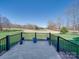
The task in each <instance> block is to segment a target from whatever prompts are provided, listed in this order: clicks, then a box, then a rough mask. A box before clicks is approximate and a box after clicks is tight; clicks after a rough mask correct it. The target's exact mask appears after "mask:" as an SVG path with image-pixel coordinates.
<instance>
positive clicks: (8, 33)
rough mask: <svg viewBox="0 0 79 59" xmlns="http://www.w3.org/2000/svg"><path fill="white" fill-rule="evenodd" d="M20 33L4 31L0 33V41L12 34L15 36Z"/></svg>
mask: <svg viewBox="0 0 79 59" xmlns="http://www.w3.org/2000/svg"><path fill="white" fill-rule="evenodd" d="M20 32H21V31H6V32H5V31H4V32H0V39H1V38H3V37H5V36H6V35H13V34H17V33H20Z"/></svg>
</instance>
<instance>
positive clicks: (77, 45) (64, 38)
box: [59, 36, 79, 46]
mask: <svg viewBox="0 0 79 59" xmlns="http://www.w3.org/2000/svg"><path fill="white" fill-rule="evenodd" d="M59 38H61V39H63V40H65V41H67V42H69V43H71V44H74V45H76V46H79V45H78V44H76V43H73V42H71V41H69V40H67V39H65V38H63V37H60V36H59Z"/></svg>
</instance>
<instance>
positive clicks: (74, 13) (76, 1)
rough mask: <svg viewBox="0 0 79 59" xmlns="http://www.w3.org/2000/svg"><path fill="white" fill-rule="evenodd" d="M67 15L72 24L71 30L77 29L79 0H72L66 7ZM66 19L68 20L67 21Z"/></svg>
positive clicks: (78, 23)
mask: <svg viewBox="0 0 79 59" xmlns="http://www.w3.org/2000/svg"><path fill="white" fill-rule="evenodd" d="M67 16H68V17H70V18H69V20H70V22H71V24H72V26H73V31H74V32H75V31H77V30H78V27H79V21H78V20H79V19H78V18H79V0H73V3H72V4H71V6H70V7H69V8H67ZM69 20H68V21H69Z"/></svg>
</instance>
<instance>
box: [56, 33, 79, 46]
mask: <svg viewBox="0 0 79 59" xmlns="http://www.w3.org/2000/svg"><path fill="white" fill-rule="evenodd" d="M55 35H56V36H61V37H63V38H65V39H66V40H69V41H71V42H73V43H75V44H78V45H79V34H76V33H67V34H55Z"/></svg>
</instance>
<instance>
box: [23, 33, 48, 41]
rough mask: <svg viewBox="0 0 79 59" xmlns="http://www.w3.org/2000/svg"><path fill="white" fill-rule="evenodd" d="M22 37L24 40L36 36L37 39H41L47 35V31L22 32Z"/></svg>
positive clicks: (30, 39)
mask: <svg viewBox="0 0 79 59" xmlns="http://www.w3.org/2000/svg"><path fill="white" fill-rule="evenodd" d="M23 37H24V38H25V40H28V41H32V39H33V38H36V39H37V40H40V41H43V40H45V39H46V38H47V37H49V33H36V32H35V33H23Z"/></svg>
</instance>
